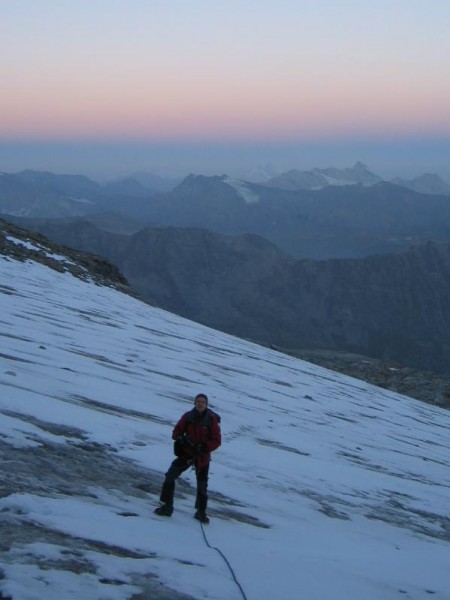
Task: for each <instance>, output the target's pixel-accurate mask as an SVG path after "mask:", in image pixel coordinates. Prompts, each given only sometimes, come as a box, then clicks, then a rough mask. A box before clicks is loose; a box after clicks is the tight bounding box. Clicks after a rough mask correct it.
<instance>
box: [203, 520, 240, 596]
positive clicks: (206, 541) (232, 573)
mask: <svg viewBox="0 0 450 600" xmlns="http://www.w3.org/2000/svg"><path fill="white" fill-rule="evenodd" d="M200 527H201V528H202V533H203V539H204V540H205V543H206V545H207V546H208V548H211V550H215V551H216V552H218V553H219V554H220V556H221V557H222V558H223V560H224V561H225V564H226V565H227V567H228V569H229V571H230V573H231V576H232V577H233V579H234V582H235V584H236V585H237V586H238V588H239V591H240V592H241V594H242V597H243V598H244V600H247V596H246V595H245V592H244V590H243V589H242V585H241V584H240V583H239V581H238V578H237V577H236V574H235V572H234V571H233V567H232V566H231V565H230V561H229V560H228V558H227V557H226V556H225V554H224V553H223V552H222V550H220V548H216V546H211V544H210V543H209V542H208V538H207V537H206V533H205V529H204V527H203V523H200Z"/></svg>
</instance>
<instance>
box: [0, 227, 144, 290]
mask: <svg viewBox="0 0 450 600" xmlns="http://www.w3.org/2000/svg"><path fill="white" fill-rule="evenodd" d="M0 254H1V255H3V256H5V257H8V256H10V257H13V258H14V259H16V260H27V259H32V260H33V261H35V262H38V263H42V264H44V265H46V266H47V267H50V268H51V269H54V270H55V271H60V272H64V271H67V272H69V273H71V274H72V275H74V277H78V278H80V279H93V280H94V281H96V282H97V283H99V284H101V285H108V286H112V287H115V288H118V289H120V290H122V291H124V292H126V293H131V294H132V293H133V292H132V290H130V288H129V286H128V282H127V280H126V279H125V277H124V276H123V275H122V274H121V273H120V271H119V269H118V268H117V267H116V266H115V265H113V264H112V263H110V262H109V261H108V260H106V259H105V258H103V257H101V256H95V255H92V254H87V253H85V252H80V251H77V250H73V249H71V248H67V247H65V246H62V245H60V244H56V243H54V242H50V241H49V240H48V239H47V238H46V237H44V236H43V235H41V234H39V233H33V232H31V231H29V230H25V229H22V228H21V227H17V226H16V225H13V224H12V223H8V222H6V221H3V220H1V219H0Z"/></svg>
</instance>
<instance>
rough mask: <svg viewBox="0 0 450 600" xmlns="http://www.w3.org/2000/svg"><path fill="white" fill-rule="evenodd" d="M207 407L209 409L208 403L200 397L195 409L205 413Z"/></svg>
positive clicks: (196, 401) (197, 399)
mask: <svg viewBox="0 0 450 600" xmlns="http://www.w3.org/2000/svg"><path fill="white" fill-rule="evenodd" d="M206 407H207V402H206V400H205V398H203V397H202V396H200V398H196V399H195V408H196V409H197V411H198V412H199V413H202V412H204V411H205V410H206Z"/></svg>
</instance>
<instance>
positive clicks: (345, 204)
mask: <svg viewBox="0 0 450 600" xmlns="http://www.w3.org/2000/svg"><path fill="white" fill-rule="evenodd" d="M313 178H315V183H314V186H313V187H315V188H317V189H295V190H294V189H285V188H287V187H289V186H288V184H287V183H286V182H287V181H293V178H292V177H291V176H290V175H289V174H285V175H284V176H280V177H279V178H275V179H271V180H270V181H269V184H264V185H262V184H256V183H251V182H246V181H243V180H239V179H235V178H231V177H228V176H226V175H223V176H213V177H206V176H201V175H189V176H188V177H186V178H185V179H184V180H183V181H182V182H181V183H180V184H179V185H178V186H176V187H175V188H174V189H173V190H171V191H169V192H154V191H153V192H152V191H151V190H150V189H149V188H145V187H144V186H143V184H142V183H140V182H138V181H137V180H135V179H126V180H122V181H118V182H114V183H108V184H105V185H100V184H98V183H96V182H94V181H92V180H90V179H88V178H87V177H84V176H81V175H80V176H74V175H56V174H53V173H38V172H35V171H23V172H21V173H16V174H2V175H0V214H3V215H5V216H6V215H10V216H20V217H30V218H65V217H70V218H71V217H76V216H84V217H87V216H89V217H90V218H91V219H94V220H95V222H96V225H97V226H98V227H100V228H101V227H102V222H103V223H104V228H105V229H106V230H107V231H115V232H118V233H132V232H135V231H137V230H138V229H140V228H142V227H144V226H146V225H161V226H167V225H171V226H175V227H200V228H205V229H210V230H211V231H215V232H217V233H222V234H226V235H240V234H243V233H254V234H257V235H261V236H263V237H265V238H266V239H268V240H270V241H271V242H273V243H274V244H276V245H277V246H279V247H280V248H281V249H283V250H284V251H286V252H288V253H289V254H292V255H293V256H295V257H297V258H315V259H327V258H354V257H360V256H369V255H372V254H376V253H380V252H381V253H385V252H393V251H398V250H400V249H402V248H406V247H407V246H408V244H409V243H410V242H411V241H412V240H421V239H422V240H428V239H434V240H439V241H450V200H449V196H448V195H446V194H444V193H443V192H445V190H446V187H447V188H449V187H450V186H446V184H445V183H444V182H442V180H440V179H439V178H437V176H428V175H424V176H422V177H420V178H416V179H415V180H412V181H411V182H409V186H407V182H402V185H400V182H399V181H397V182H396V183H390V182H385V181H381V180H380V178H379V177H377V176H376V175H374V174H372V173H370V171H368V169H367V167H365V165H363V164H362V163H357V164H356V165H355V166H354V167H353V168H349V169H343V170H339V169H313V170H312V171H310V172H309V173H306V174H305V173H303V174H301V173H300V172H298V171H297V172H296V177H295V180H296V181H297V183H298V184H299V182H300V181H303V182H304V184H305V185H306V183H305V182H306V180H308V181H309V183H310V184H311V186H312V183H313V181H312V180H313ZM276 180H278V184H277V185H279V186H282V185H283V181H284V182H285V184H286V185H285V186H284V188H283V187H275V183H276ZM319 180H320V181H322V183H323V182H324V181H326V182H327V185H326V186H324V187H320V186H319ZM331 182H335V185H330V183H331ZM291 187H292V186H291ZM412 188H416V190H414V189H412ZM419 188H420V190H419ZM426 189H430V190H432V193H429V192H427V193H425V190H426ZM417 190H419V191H417ZM439 190H440V191H441V192H442V193H441V194H437V191H439Z"/></svg>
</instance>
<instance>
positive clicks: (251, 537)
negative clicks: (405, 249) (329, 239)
mask: <svg viewBox="0 0 450 600" xmlns="http://www.w3.org/2000/svg"><path fill="white" fill-rule="evenodd" d="M8 242H9V243H10V244H11V245H12V246H17V245H22V244H23V241H22V240H21V239H18V238H17V237H14V236H11V235H9V236H8ZM27 246H28V247H29V248H31V249H34V250H35V251H36V250H38V251H40V252H41V253H42V254H47V257H48V259H49V260H54V261H57V262H58V265H59V266H60V267H61V268H60V270H59V271H56V270H52V269H50V268H48V267H47V266H44V265H43V264H36V263H34V262H33V261H32V260H24V261H20V262H19V261H16V260H12V259H5V258H4V257H3V256H2V257H0V281H1V282H2V285H1V287H0V311H1V315H2V329H1V336H0V340H4V342H5V344H3V342H2V345H1V346H0V348H1V351H2V355H1V369H0V430H1V440H0V454H1V458H2V462H3V463H4V464H6V465H13V467H11V468H8V469H3V470H2V472H1V474H0V478H1V480H2V481H1V483H2V488H1V489H2V493H1V497H0V531H1V532H2V541H3V542H4V541H5V540H6V543H2V544H1V545H0V568H1V572H2V577H1V579H0V592H1V594H2V595H3V596H5V597H12V598H14V600H41V599H42V598H46V600H61V598H64V599H69V598H83V600H101V599H104V600H106V599H107V600H129V599H131V598H132V597H137V596H138V595H139V596H141V594H139V589H140V591H141V592H142V586H143V585H145V583H146V581H147V582H148V581H149V580H150V581H151V582H153V586H155V585H156V587H158V586H159V585H164V586H168V587H170V588H172V589H175V590H177V591H178V592H180V593H184V594H187V595H189V597H193V598H196V599H197V600H203V599H204V600H206V599H209V600H242V598H243V595H242V594H241V591H240V589H239V588H238V586H237V585H236V583H235V581H234V579H233V577H232V575H231V572H230V570H229V568H228V566H227V564H226V562H225V560H223V556H224V557H226V559H227V560H228V563H229V564H230V566H231V568H232V569H233V571H234V574H235V577H236V578H237V581H238V582H239V584H240V586H241V588H242V590H243V592H244V594H245V596H246V598H247V599H248V600H256V599H261V600H266V599H272V598H278V597H281V598H284V599H285V600H297V599H298V598H299V590H301V593H302V595H303V596H304V597H306V598H308V599H309V600H323V599H324V598H333V599H334V600H348V599H349V598H351V599H353V598H364V599H365V600H380V598H383V600H398V599H399V598H405V599H409V600H425V599H427V598H430V597H432V598H434V599H435V600H448V597H449V596H448V590H449V589H450V571H449V568H448V561H449V530H448V505H449V500H450V475H449V473H450V469H449V467H450V462H449V461H450V452H449V443H450V442H449V440H450V436H449V429H450V413H449V411H446V410H444V409H441V408H438V407H435V406H431V405H428V404H425V403H421V402H419V401H417V400H413V399H411V398H406V397H402V396H399V395H397V394H395V393H393V392H389V391H387V390H384V389H381V388H375V387H374V386H371V385H369V384H366V383H364V382H362V381H358V380H355V379H351V378H349V377H345V376H344V375H341V374H338V373H333V372H331V371H328V370H326V369H323V368H321V367H318V366H317V365H312V364H309V363H306V362H303V361H301V360H298V359H295V358H293V357H290V356H287V355H283V354H281V353H278V352H275V351H272V350H270V349H268V348H264V347H261V346H257V345H255V344H252V343H250V342H247V341H245V340H239V339H237V338H233V337H231V336H229V335H226V334H223V333H220V332H217V331H214V330H212V329H209V328H207V327H204V326H201V325H198V324H194V323H192V322H189V321H187V320H185V319H181V318H179V317H177V316H176V315H174V314H171V313H167V312H164V311H162V310H159V309H157V308H154V307H150V306H148V305H146V304H144V303H141V302H139V301H138V300H137V299H135V298H132V297H130V296H127V295H125V294H123V293H120V292H118V291H116V290H114V289H112V288H109V287H104V286H100V285H95V284H94V283H93V282H91V281H89V280H88V281H81V280H80V279H76V278H74V277H73V276H72V275H70V274H69V273H67V272H61V271H62V270H63V268H64V264H65V263H67V262H70V259H66V257H64V256H63V255H61V254H58V255H55V254H54V253H53V252H52V250H51V249H47V248H46V247H45V245H43V244H42V243H41V245H40V246H36V243H32V244H30V243H29V242H27ZM200 390H201V391H202V392H207V393H208V396H209V399H210V403H211V404H212V406H213V408H214V409H215V410H216V411H218V412H219V413H220V415H221V417H222V436H223V443H222V446H221V447H220V448H219V449H218V450H217V451H216V452H214V453H213V461H212V463H211V470H210V481H209V489H210V502H209V505H208V512H209V514H210V516H211V522H210V524H209V525H208V526H207V527H206V526H205V527H204V528H203V531H204V532H205V535H206V539H207V541H208V543H209V544H210V546H211V547H208V546H207V545H206V543H205V540H204V538H203V533H202V529H201V527H200V524H199V523H198V522H197V521H195V520H194V519H193V518H192V517H193V513H194V502H195V497H194V496H195V495H194V492H193V490H194V474H193V473H192V472H187V473H185V474H184V475H183V476H182V478H181V479H182V482H181V481H178V483H177V492H176V499H175V511H174V514H173V515H172V517H171V518H170V519H168V518H161V517H157V516H156V515H154V514H153V509H154V508H155V506H157V505H158V495H159V489H160V484H161V482H162V479H163V474H164V472H165V471H166V469H167V467H168V465H169V464H170V461H171V460H172V459H173V455H172V440H171V432H172V428H173V425H174V424H175V422H176V421H177V420H178V418H179V417H180V416H181V414H183V413H184V412H185V411H187V410H190V408H191V407H192V402H193V398H194V395H195V394H196V393H197V392H198V391H200ZM125 461H126V462H125ZM130 461H131V462H130ZM120 469H122V471H120ZM153 480H155V481H153ZM143 483H146V484H151V485H150V491H149V492H147V493H143V492H142V491H140V489H139V486H140V485H142V484H143ZM214 548H218V549H219V550H220V552H221V553H222V555H219V553H218V552H217V551H215V550H214ZM146 578H147V579H146ZM159 589H161V588H159ZM144 596H145V597H161V596H162V594H161V593H157V594H155V593H154V594H153V595H152V594H150V593H149V592H148V590H147V594H142V597H144ZM164 597H168V598H169V597H171V596H169V595H168V596H164Z"/></svg>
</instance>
